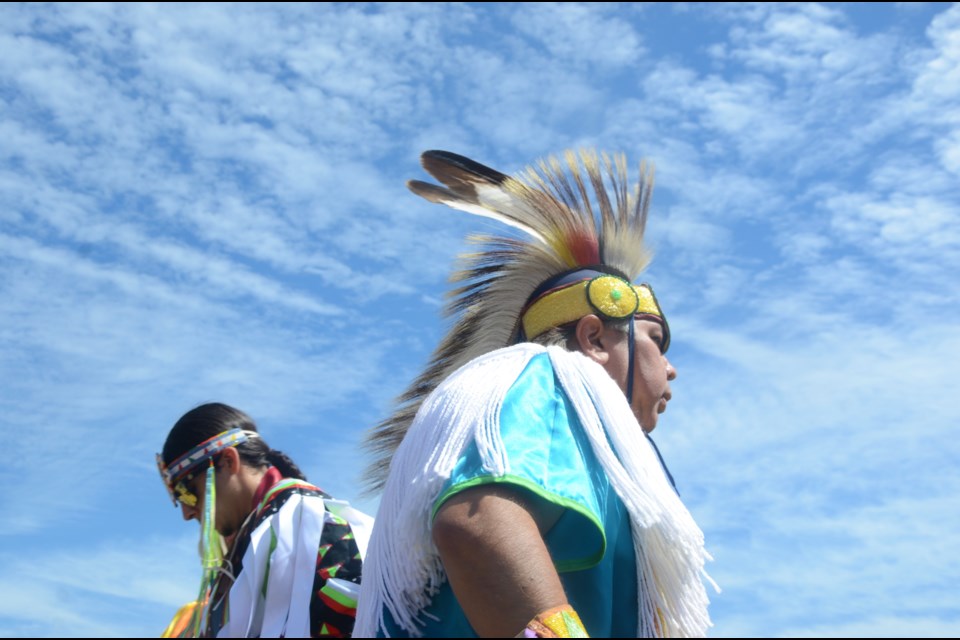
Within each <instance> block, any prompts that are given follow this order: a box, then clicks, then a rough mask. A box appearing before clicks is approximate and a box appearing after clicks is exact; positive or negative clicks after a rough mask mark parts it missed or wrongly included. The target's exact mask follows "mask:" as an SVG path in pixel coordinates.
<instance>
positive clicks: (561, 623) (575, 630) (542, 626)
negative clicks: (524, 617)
mask: <svg viewBox="0 0 960 640" xmlns="http://www.w3.org/2000/svg"><path fill="white" fill-rule="evenodd" d="M515 637H517V638H589V637H590V635H589V634H588V633H587V630H586V629H585V628H584V626H583V622H581V621H580V616H579V615H577V612H576V611H574V610H573V607H571V606H570V605H569V604H565V605H562V606H559V607H554V608H553V609H547V610H546V611H544V612H543V613H541V614H539V615H538V616H537V617H536V618H534V619H533V620H531V621H530V622H529V623H528V624H527V626H526V627H525V628H524V630H523V631H521V632H520V633H519V634H517V635H516V636H515Z"/></svg>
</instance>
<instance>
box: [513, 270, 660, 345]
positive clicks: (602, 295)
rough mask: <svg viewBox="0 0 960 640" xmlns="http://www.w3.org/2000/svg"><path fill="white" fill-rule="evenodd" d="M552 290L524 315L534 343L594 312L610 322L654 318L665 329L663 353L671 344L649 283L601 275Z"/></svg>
mask: <svg viewBox="0 0 960 640" xmlns="http://www.w3.org/2000/svg"><path fill="white" fill-rule="evenodd" d="M582 273H583V274H584V277H582V278H581V279H579V280H576V281H575V282H573V283H572V284H571V283H564V284H562V285H559V286H556V287H554V288H552V289H549V290H547V291H545V292H543V293H542V294H540V295H539V296H536V297H535V298H534V300H533V301H532V302H531V303H529V304H528V305H527V307H526V309H525V310H524V311H523V313H522V314H521V322H522V324H523V333H524V335H525V336H526V339H527V340H533V339H534V338H536V337H537V336H539V335H540V334H542V333H544V332H545V331H547V330H549V329H552V328H553V327H559V326H562V325H565V324H567V323H570V322H574V321H576V320H579V319H580V318H582V317H584V316H586V315H589V314H591V313H593V314H596V315H598V316H600V317H602V318H604V319H608V320H625V319H627V318H630V317H631V316H640V317H642V316H653V317H654V318H655V319H656V320H658V321H659V322H660V323H661V324H663V327H664V332H665V335H664V342H663V349H662V350H663V351H664V352H666V350H667V347H668V346H669V344H670V330H669V328H668V325H667V319H666V318H665V317H664V315H663V311H661V309H660V305H659V304H658V303H657V298H656V296H655V295H654V294H653V289H651V288H650V285H648V284H641V285H633V284H630V282H628V281H627V280H626V279H625V278H622V277H621V276H617V275H612V274H609V273H600V274H599V275H594V276H593V277H592V278H591V277H589V276H587V275H586V274H589V273H593V274H596V273H597V272H595V271H584V272H582Z"/></svg>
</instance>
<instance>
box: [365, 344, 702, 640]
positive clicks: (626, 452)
mask: <svg viewBox="0 0 960 640" xmlns="http://www.w3.org/2000/svg"><path fill="white" fill-rule="evenodd" d="M544 352H546V353H548V354H549V356H550V360H551V363H552V364H553V368H554V371H555V372H556V374H557V377H558V379H559V380H560V384H561V386H562V387H563V390H564V391H565V392H566V394H567V396H568V397H569V399H570V402H571V403H572V404H573V406H574V408H575V410H576V412H577V415H578V416H579V418H580V421H581V423H582V424H583V428H584V431H585V432H586V434H587V436H588V438H589V440H590V443H591V445H592V447H593V452H594V454H595V455H596V457H597V460H598V461H599V463H600V464H601V465H602V467H603V469H604V471H605V472H606V474H607V477H608V479H609V481H610V484H611V486H612V487H613V489H614V490H615V491H616V493H617V495H618V496H619V497H620V499H621V500H622V501H623V503H624V505H625V506H626V508H627V511H628V512H629V514H630V522H631V528H632V531H633V546H634V551H635V552H636V558H637V581H638V587H639V588H638V593H639V616H638V621H637V635H638V636H639V637H702V636H704V635H705V634H706V631H707V628H708V627H710V626H712V623H711V622H710V617H709V614H708V613H707V605H708V603H709V600H708V598H707V595H706V591H705V589H704V586H703V582H702V580H701V576H703V577H704V578H706V579H707V580H709V581H710V582H711V583H712V584H713V586H714V588H716V584H715V583H713V581H712V580H711V579H710V577H709V576H708V575H707V574H706V572H705V571H704V563H705V561H706V560H709V559H711V558H710V555H709V554H708V553H707V552H706V550H705V549H704V545H703V533H702V532H701V531H700V528H699V527H698V526H697V524H696V523H695V522H694V521H693V518H692V517H691V515H690V513H689V511H687V509H686V507H684V505H683V503H682V502H680V499H679V497H678V496H677V494H676V492H675V491H674V490H673V488H672V487H671V486H670V483H669V481H668V480H667V477H666V475H665V474H664V472H663V469H662V467H661V465H660V461H659V460H658V458H657V455H656V453H655V452H654V451H653V448H652V447H651V446H650V444H649V443H648V442H647V439H646V438H645V437H644V436H643V432H642V430H641V428H640V425H638V424H637V420H636V418H635V417H634V415H633V412H632V411H631V410H630V407H629V405H628V404H627V402H626V398H625V397H624V395H623V392H622V391H621V390H620V388H619V387H618V386H617V384H616V383H615V382H614V380H613V379H612V378H610V376H609V375H608V374H607V372H606V371H605V370H604V369H603V367H601V366H600V365H599V364H596V363H595V362H593V361H592V360H590V359H588V358H586V357H584V356H583V355H581V354H580V353H576V352H569V351H565V350H564V349H561V348H559V347H549V348H545V347H541V346H538V345H534V344H530V343H524V344H520V345H515V346H512V347H507V348H504V349H500V350H497V351H494V352H492V353H489V354H487V355H485V356H481V357H479V358H476V359H475V360H473V361H471V362H470V363H468V364H466V365H464V366H463V367H462V368H460V369H459V370H458V371H457V372H455V373H454V374H453V375H451V376H450V377H449V378H448V379H447V380H446V381H444V382H443V383H442V384H441V385H440V386H438V387H437V389H436V390H435V391H434V392H433V393H431V394H430V396H428V397H427V399H426V400H425V401H424V402H423V405H422V406H421V408H420V410H419V411H418V413H417V416H416V418H415V420H414V421H413V424H412V425H411V427H410V429H409V431H408V432H407V434H406V436H405V438H404V440H403V442H402V443H401V445H400V447H399V448H398V449H397V452H396V455H395V456H394V458H393V461H392V463H391V465H390V475H389V477H388V480H387V483H386V487H385V489H384V493H383V496H382V498H381V502H380V508H379V511H378V513H377V518H376V523H377V525H376V527H374V532H373V537H372V539H371V541H370V548H369V551H368V554H367V556H366V558H365V559H364V563H363V581H362V584H361V592H360V599H359V607H358V610H357V621H356V626H355V628H354V635H355V636H357V637H374V636H376V635H377V632H378V630H382V631H385V629H384V628H383V624H384V616H383V609H384V607H386V609H387V610H388V611H389V612H390V614H391V615H392V616H393V619H394V621H395V622H396V624H397V625H399V626H400V627H401V628H402V629H404V630H405V631H407V632H408V633H410V634H411V635H412V636H415V637H419V636H420V635H422V630H421V629H420V625H422V624H423V616H424V615H428V614H426V613H425V612H424V609H425V608H426V607H427V606H429V604H430V602H431V598H432V596H433V595H434V594H436V592H437V590H438V589H439V587H440V586H441V585H442V584H443V583H444V581H445V580H446V575H445V573H444V571H443V566H442V564H441V562H440V558H439V555H438V553H437V550H436V547H435V546H434V545H433V542H432V538H431V532H430V528H431V518H430V516H431V510H432V508H433V504H434V502H435V500H436V498H437V497H438V496H439V494H440V491H441V490H442V489H443V487H444V484H445V483H446V481H447V480H448V479H449V478H450V474H451V472H452V470H453V467H454V466H455V464H456V462H457V460H458V459H459V457H460V456H461V454H462V453H463V451H464V450H465V449H466V447H467V445H468V444H469V443H470V442H475V443H476V445H477V448H478V450H479V453H480V457H481V460H482V461H483V467H484V470H485V471H487V472H488V473H490V474H492V475H494V476H502V475H505V474H507V473H509V472H510V468H509V462H508V460H507V459H506V457H505V452H504V446H503V441H502V439H501V437H500V411H501V407H502V405H503V400H504V397H505V396H506V394H507V391H509V389H510V388H511V387H512V386H513V384H514V383H515V382H516V380H517V378H518V377H519V375H520V374H521V373H522V372H523V370H524V368H525V367H526V366H527V363H528V362H529V361H530V359H531V358H532V357H534V356H535V355H538V354H541V353H544ZM478 389H480V390H482V392H478ZM608 437H609V442H608V440H607V438H608ZM610 442H612V443H613V448H611V446H610ZM718 591H719V589H718Z"/></svg>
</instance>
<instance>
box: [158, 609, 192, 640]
mask: <svg viewBox="0 0 960 640" xmlns="http://www.w3.org/2000/svg"><path fill="white" fill-rule="evenodd" d="M196 609H197V602H196V601H194V602H188V603H187V604H185V605H183V606H182V607H180V608H179V609H177V613H176V614H174V616H173V620H171V621H170V624H168V625H167V628H166V629H164V630H163V633H161V634H160V637H161V638H186V637H189V636H190V635H192V634H190V633H189V631H190V629H188V627H189V626H190V622H191V621H192V620H193V614H194V611H196Z"/></svg>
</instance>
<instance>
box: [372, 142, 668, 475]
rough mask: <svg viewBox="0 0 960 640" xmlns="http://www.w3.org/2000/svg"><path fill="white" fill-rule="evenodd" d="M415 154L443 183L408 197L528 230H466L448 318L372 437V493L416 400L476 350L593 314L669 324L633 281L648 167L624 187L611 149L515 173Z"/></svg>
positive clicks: (640, 253) (437, 154)
mask: <svg viewBox="0 0 960 640" xmlns="http://www.w3.org/2000/svg"><path fill="white" fill-rule="evenodd" d="M421 162H422V164H423V168H424V169H426V171H427V172H428V173H429V174H430V175H432V176H433V177H434V178H436V180H437V181H439V182H440V183H441V184H442V185H443V186H438V185H434V184H429V183H426V182H421V181H419V180H411V181H409V182H408V183H407V186H408V187H409V188H410V190H411V191H413V192H414V193H415V194H417V195H419V196H421V197H423V198H425V199H427V200H429V201H431V202H436V203H441V204H445V205H447V206H450V207H453V208H455V209H461V210H463V211H466V212H468V213H472V214H475V215H480V216H484V217H487V218H492V219H494V220H498V221H500V222H502V223H504V224H507V225H509V226H511V227H514V228H516V229H519V230H520V231H521V232H523V234H524V235H525V236H526V237H522V238H517V237H511V236H506V235H504V236H488V235H477V236H471V237H470V238H469V240H470V242H471V243H473V244H475V245H477V246H478V250H477V251H476V252H474V253H468V254H465V255H462V256H461V257H460V268H459V269H458V270H457V271H455V272H454V274H453V276H452V278H451V279H452V282H453V283H454V285H455V286H454V289H453V290H452V291H451V292H450V293H449V298H448V301H447V304H446V306H445V310H444V311H445V315H447V316H452V317H453V318H454V324H453V326H452V327H451V329H450V331H449V332H448V333H447V335H446V337H444V339H443V341H442V342H441V343H440V345H439V346H438V347H437V349H436V351H435V352H434V354H433V356H432V358H431V360H430V363H429V365H428V366H427V368H426V370H425V371H424V372H423V373H422V374H421V375H420V376H419V377H418V378H417V379H416V380H415V381H414V382H413V384H411V385H410V387H409V388H408V389H407V390H406V391H405V392H404V393H403V395H401V396H400V398H399V399H398V401H397V407H396V410H395V412H394V413H393V415H391V416H390V417H389V418H387V419H386V420H384V421H383V422H381V423H380V424H379V425H377V426H376V427H375V428H374V429H373V430H372V432H371V433H370V434H369V436H368V439H367V446H368V448H369V449H370V450H371V451H372V452H373V454H374V456H375V458H376V459H375V460H374V462H373V464H372V465H371V466H370V467H369V469H368V471H367V476H366V479H367V482H368V485H369V487H370V489H371V490H373V491H377V490H379V489H381V488H382V487H383V483H384V482H385V480H386V476H387V473H388V469H389V463H390V459H391V457H392V455H393V453H394V452H395V450H396V448H397V447H398V446H399V444H400V441H401V440H403V437H404V434H405V433H406V432H407V429H408V428H409V426H410V424H411V422H412V421H413V418H414V417H415V416H416V413H417V410H418V409H419V408H420V405H421V403H422V402H423V400H424V398H426V397H427V396H428V395H429V394H430V392H432V391H433V390H434V389H435V388H436V387H437V385H438V384H440V383H441V382H442V381H443V380H444V379H445V378H447V376H449V375H450V374H451V373H453V372H454V371H456V370H457V369H458V368H460V367H461V366H463V365H464V364H466V363H467V362H469V361H470V360H472V359H473V358H476V357H478V356H480V355H483V354H485V353H488V352H491V351H494V350H496V349H499V348H502V347H505V346H508V345H511V344H514V343H516V342H519V341H522V340H532V339H534V338H536V337H537V336H538V335H540V334H541V333H543V332H545V331H547V330H549V329H551V328H553V327H559V326H563V325H565V324H567V323H570V322H573V321H576V320H578V319H579V318H582V317H583V316H585V315H587V314H589V313H597V314H598V315H600V316H601V317H604V318H614V319H618V318H619V319H624V318H632V317H634V316H637V315H640V316H650V317H652V318H654V319H657V320H659V321H661V322H663V324H664V328H665V332H666V329H667V327H666V321H665V320H664V319H663V313H662V312H661V311H660V308H659V305H658V304H657V301H656V298H655V297H654V296H653V291H652V290H651V289H650V288H649V286H647V285H640V286H634V285H632V284H631V283H632V282H633V280H635V279H636V278H637V277H638V276H639V275H640V273H641V272H642V271H643V270H644V269H645V268H646V267H647V264H648V263H649V261H650V257H651V254H650V252H649V250H648V249H647V248H646V247H645V245H644V242H643V234H644V228H645V226H646V221H647V210H648V207H649V204H650V195H651V192H652V188H653V172H652V170H651V169H650V168H648V167H647V165H645V164H644V163H641V165H640V170H639V179H638V181H637V183H636V184H635V185H634V186H633V187H632V188H630V187H629V186H628V185H629V181H628V176H627V162H626V159H625V158H624V156H622V155H619V154H618V155H615V156H610V155H607V154H597V153H596V152H593V151H579V152H574V151H567V152H565V153H564V154H563V155H562V157H548V158H546V159H544V160H541V161H539V162H538V163H536V164H535V165H533V166H530V167H528V168H527V169H525V170H524V171H523V172H521V173H520V174H519V175H518V176H517V177H515V178H514V177H510V176H507V175H504V174H502V173H500V172H499V171H496V170H494V169H491V168H489V167H486V166H484V165H482V164H480V163H478V162H475V161H473V160H470V159H469V158H465V157H463V156H459V155H456V154H453V153H450V152H447V151H427V152H425V153H424V154H423V155H422V156H421ZM632 326H633V325H632V323H631V324H630V327H631V330H632ZM667 336H669V334H668V333H667ZM631 345H632V341H631ZM665 348H666V339H665V342H664V349H665ZM631 361H632V359H631ZM629 388H631V387H629V386H628V389H629Z"/></svg>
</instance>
